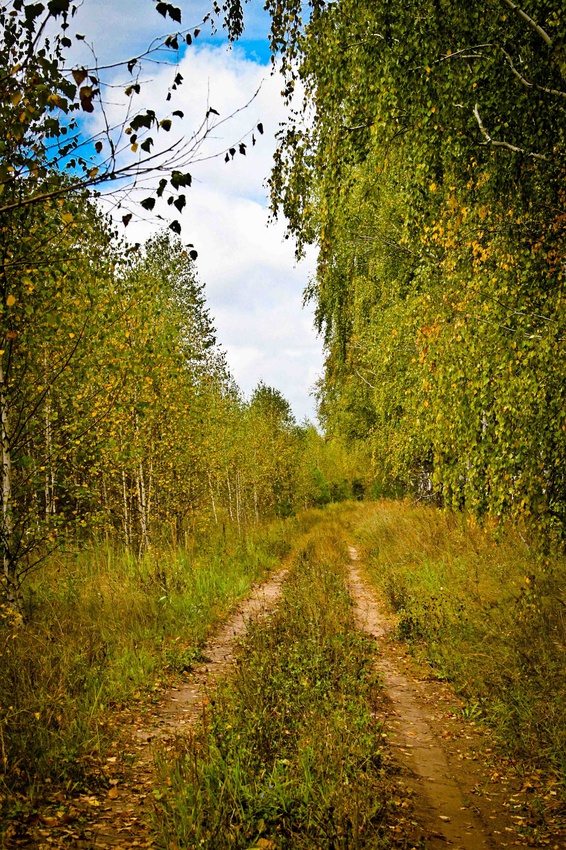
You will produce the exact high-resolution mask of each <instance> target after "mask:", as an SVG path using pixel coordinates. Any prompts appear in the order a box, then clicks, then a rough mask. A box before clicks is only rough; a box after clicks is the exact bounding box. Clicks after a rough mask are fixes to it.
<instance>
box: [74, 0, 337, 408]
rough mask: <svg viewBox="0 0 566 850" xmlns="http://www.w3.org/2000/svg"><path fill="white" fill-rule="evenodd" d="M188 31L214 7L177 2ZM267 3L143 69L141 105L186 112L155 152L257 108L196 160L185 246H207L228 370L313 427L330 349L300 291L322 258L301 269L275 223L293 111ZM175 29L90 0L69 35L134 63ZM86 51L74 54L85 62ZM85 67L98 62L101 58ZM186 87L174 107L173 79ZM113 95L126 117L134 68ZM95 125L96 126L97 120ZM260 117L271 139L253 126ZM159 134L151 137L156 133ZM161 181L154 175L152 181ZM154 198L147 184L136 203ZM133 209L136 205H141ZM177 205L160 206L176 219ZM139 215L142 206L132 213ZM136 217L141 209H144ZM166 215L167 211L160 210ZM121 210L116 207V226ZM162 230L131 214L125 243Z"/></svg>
mask: <svg viewBox="0 0 566 850" xmlns="http://www.w3.org/2000/svg"><path fill="white" fill-rule="evenodd" d="M178 5H180V6H181V8H182V11H183V22H182V26H183V28H184V27H186V26H190V25H193V24H194V25H195V26H196V25H198V24H199V21H200V20H202V16H203V15H204V13H205V12H206V11H207V10H208V8H209V7H208V6H207V4H206V3H204V2H201V0H198V2H186V0H185V1H184V2H183V0H181V1H180V2H178ZM262 5H263V4H262V3H261V2H259V1H258V0H252V2H251V3H248V4H247V5H246V8H245V11H246V15H247V17H246V22H247V25H246V31H245V34H244V38H243V39H242V41H241V42H240V43H238V44H237V45H236V46H235V47H233V48H231V49H230V48H229V47H228V45H227V44H226V41H225V38H224V37H223V36H222V35H221V34H219V35H218V36H217V37H212V36H211V35H210V32H209V31H207V29H206V28H203V30H202V33H201V34H200V35H199V37H198V39H196V40H195V41H194V43H193V45H191V46H190V47H187V48H186V50H185V51H184V52H183V55H181V56H180V57H179V60H178V62H177V64H176V65H175V66H174V67H172V66H171V65H170V64H162V65H155V64H152V65H148V66H146V67H145V68H144V71H143V73H142V74H141V78H140V80H141V83H142V93H141V95H140V99H139V101H136V102H135V103H134V106H135V108H136V109H139V108H140V107H141V106H142V104H143V105H145V106H147V105H150V106H151V107H152V108H154V109H155V111H156V112H158V115H161V114H164V115H165V114H166V112H167V110H172V109H180V110H181V111H182V112H183V113H184V117H183V118H182V119H180V118H176V119H174V124H173V128H172V130H171V131H170V133H168V134H165V133H163V132H162V133H161V134H160V135H159V137H158V138H156V148H157V146H159V144H161V145H165V144H168V143H170V142H171V141H174V140H175V139H177V138H180V137H181V136H182V135H186V136H188V137H190V136H191V134H192V133H193V132H194V130H195V128H196V127H198V126H199V124H200V122H201V120H202V118H203V116H204V115H205V114H206V111H207V109H208V108H209V107H212V108H214V109H215V110H216V111H217V112H219V118H214V120H215V121H221V120H223V119H225V118H227V117H228V116H230V115H231V114H232V113H233V112H234V111H235V110H239V109H240V108H241V107H242V106H244V105H245V104H246V103H248V102H249V101H250V99H251V98H252V97H253V95H254V93H255V92H256V91H257V90H258V89H259V92H258V94H257V96H256V97H255V99H253V101H252V103H250V105H249V106H248V107H247V108H246V109H243V110H242V111H240V112H238V114H237V115H235V116H234V117H232V118H231V119H230V120H227V121H225V122H224V123H222V124H221V125H220V126H219V127H218V128H217V129H216V130H215V131H213V132H212V133H211V134H210V137H209V138H207V139H206V140H205V141H204V143H203V144H202V145H200V146H199V147H198V150H197V151H196V152H195V153H194V154H193V156H192V159H193V160H194V159H195V158H196V159H204V161H201V162H191V163H190V165H189V166H188V168H187V170H189V171H190V173H191V175H192V178H193V184H192V186H191V188H190V189H188V190H187V207H186V208H185V210H184V211H183V214H182V216H179V219H180V221H181V224H182V228H183V233H182V237H183V240H184V241H186V242H191V243H193V244H194V246H195V248H196V249H197V251H198V255H199V256H198V260H197V270H198V274H199V278H200V280H201V281H202V282H204V283H205V285H206V294H207V300H208V305H209V308H210V311H211V314H212V316H213V317H214V319H215V325H216V328H217V332H218V333H217V336H218V340H219V342H220V343H221V345H222V347H223V348H224V349H225V351H226V352H227V356H228V363H229V366H230V369H231V372H232V374H233V376H234V378H235V380H236V382H237V383H238V385H239V386H240V388H241V389H242V391H243V392H244V394H245V395H246V396H248V397H249V395H250V394H251V392H252V391H253V389H254V387H255V386H257V384H258V382H259V381H260V380H262V381H264V382H265V383H266V384H268V385H269V386H273V387H275V388H277V389H278V390H280V391H281V392H282V393H283V395H284V396H285V397H286V398H287V399H288V401H289V402H290V404H291V406H292V408H293V412H294V414H295V416H296V418H297V420H298V421H301V420H303V418H305V417H307V418H309V419H311V420H312V421H314V419H315V405H314V400H313V397H312V395H311V390H312V387H313V385H314V383H315V381H316V379H317V377H318V376H319V374H320V373H321V371H322V343H321V340H320V339H319V338H318V337H317V335H316V333H315V331H314V329H313V320H312V310H311V309H310V308H304V307H303V306H302V300H303V290H304V288H305V286H306V284H307V282H308V279H309V276H310V275H312V273H313V271H314V267H315V251H314V249H313V250H312V251H310V252H309V253H308V254H307V256H306V258H305V259H304V260H303V261H301V263H300V264H298V265H297V264H296V262H295V258H294V245H293V242H292V240H285V238H284V234H285V227H284V223H282V222H276V223H274V224H271V225H269V224H268V220H269V212H268V200H267V188H266V180H267V177H268V175H269V173H270V170H271V161H272V155H273V152H274V150H275V133H276V132H277V130H278V129H279V126H280V122H282V121H284V119H285V115H286V107H285V105H284V103H283V100H282V98H281V96H280V92H281V88H282V80H281V78H280V77H279V76H278V75H277V74H272V72H271V68H270V65H269V50H268V44H267V30H268V21H267V16H266V14H265V12H263V10H262ZM177 26H178V25H176V24H173V23H172V22H171V21H170V20H169V19H167V21H164V19H163V18H162V17H161V16H160V15H158V14H157V13H156V11H155V5H154V2H152V0H120V2H119V3H117V2H116V0H84V2H83V4H82V7H81V8H80V10H79V12H78V14H77V16H76V18H75V19H74V20H73V22H72V31H73V32H79V33H83V34H85V35H86V39H85V42H86V43H88V42H90V43H92V44H93V45H94V47H95V50H96V56H97V61H98V63H99V64H100V65H104V64H111V63H114V62H116V61H117V60H124V59H125V60H127V59H129V58H131V57H132V56H134V55H136V54H137V53H138V52H140V51H141V50H143V49H144V48H145V47H146V46H147V45H148V44H149V43H150V42H151V40H152V38H154V37H155V36H157V35H160V34H163V33H167V32H170V31H174V29H175V28H176V27H177ZM83 59H84V56H81V55H80V54H74V56H73V60H74V61H75V64H77V65H80V64H81V63H82V61H83ZM86 61H88V62H89V64H90V63H92V58H90V59H87V60H86ZM177 72H179V73H181V74H182V76H183V84H182V85H181V86H180V87H179V88H178V90H177V91H174V92H173V93H172V100H171V101H170V103H167V104H166V102H165V97H166V94H167V91H168V90H169V89H170V86H171V84H172V82H173V78H174V76H175V74H176V73H177ZM105 79H106V80H107V81H108V82H111V83H113V84H114V85H115V88H107V89H105V90H104V97H105V100H106V101H107V114H108V117H109V119H110V120H111V121H112V120H113V121H116V122H117V123H118V122H120V121H121V120H122V119H123V115H124V104H125V103H127V98H125V96H124V94H123V90H124V89H123V83H127V82H129V81H130V80H131V78H130V77H129V75H128V73H127V71H125V69H123V68H122V69H119V70H117V71H110V72H106V77H105ZM89 120H90V121H91V129H93V130H97V129H99V128H100V121H101V116H100V114H99V113H95V114H93V116H92V118H91V119H89ZM97 122H98V124H97ZM259 122H261V123H262V125H263V128H264V133H263V135H260V134H259V133H258V132H257V129H256V130H255V133H254V135H255V137H256V140H257V144H256V145H255V146H254V147H252V145H251V138H250V133H251V131H252V130H253V129H254V128H257V124H258V123H259ZM152 135H153V134H152ZM240 139H245V140H246V142H247V143H248V146H247V151H246V156H241V155H239V154H236V156H235V157H234V159H233V160H231V161H230V162H229V163H225V162H224V159H223V157H221V158H211V159H206V158H207V157H210V156H211V155H213V154H215V153H217V152H219V151H222V150H225V148H226V147H227V146H229V145H231V144H233V143H234V142H238V141H239V140H240ZM156 183H157V178H155V179H154V185H155V184H156ZM148 194H149V192H148V190H147V188H146V189H144V190H143V191H142V190H141V189H140V190H139V191H138V193H137V196H138V199H139V198H143V197H146V196H147V195H148ZM133 209H134V208H133ZM170 211H171V208H169V209H167V208H165V207H164V208H163V212H164V213H166V214H169V215H170ZM134 212H136V210H135V209H134ZM137 212H139V208H137ZM156 212H158V208H156ZM122 213H123V210H121V211H117V217H118V221H119V220H120V219H121V215H122ZM159 226H160V223H159V221H158V220H157V219H156V218H153V219H152V218H151V217H147V216H146V217H145V219H142V218H141V217H138V215H134V217H133V219H132V221H131V223H130V224H129V225H128V231H127V236H128V237H129V238H130V239H132V240H133V241H138V240H139V241H142V240H144V239H145V238H147V237H148V236H149V235H151V233H152V232H154V231H155V229H156V228H158V227H159Z"/></svg>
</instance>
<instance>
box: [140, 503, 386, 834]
mask: <svg viewBox="0 0 566 850" xmlns="http://www.w3.org/2000/svg"><path fill="white" fill-rule="evenodd" d="M330 513H331V514H332V512H330ZM344 563H345V555H344V541H343V539H342V537H341V532H339V531H337V527H336V526H334V527H333V524H332V522H331V521H330V522H327V523H326V524H325V525H324V533H322V531H321V530H320V528H318V529H317V530H316V531H315V533H314V534H313V535H311V542H307V543H305V545H304V546H303V547H302V548H301V549H300V551H299V552H298V553H297V555H296V557H295V564H294V568H293V570H292V573H291V577H290V579H289V580H288V581H287V582H286V586H285V589H284V596H283V599H282V601H281V602H280V604H279V606H278V608H277V609H276V610H275V611H274V612H273V614H272V615H271V616H270V617H267V618H264V619H262V620H261V621H259V622H256V623H255V624H254V625H253V626H252V627H251V628H250V630H249V631H248V634H247V636H246V638H245V640H244V642H243V645H242V647H241V651H240V654H239V660H238V664H237V668H236V671H235V674H234V676H233V678H232V679H231V681H228V682H226V683H225V684H223V685H222V686H221V687H220V688H219V691H218V694H217V697H216V698H215V701H214V702H215V704H214V706H211V707H210V710H209V711H208V712H207V716H206V718H205V723H204V725H203V727H202V728H201V729H200V730H196V731H195V734H194V737H192V738H190V739H189V740H186V739H185V740H182V741H179V743H178V749H177V756H176V758H175V760H174V762H173V764H171V763H170V761H169V759H168V760H167V763H163V764H162V765H161V770H162V775H163V783H162V788H161V790H160V791H159V792H157V797H158V808H157V822H156V830H157V835H158V842H159V846H162V847H167V848H169V847H179V848H188V847H202V848H209V850H212V848H214V850H228V848H230V850H237V848H250V847H258V848H259V847H263V848H265V850H269V848H272V850H274V848H278V850H284V848H297V850H298V849H299V848H313V847H316V848H320V850H322V849H323V848H335V850H340V848H368V849H369V848H385V847H389V846H390V843H389V839H388V835H389V834H390V832H389V830H388V823H389V822H390V818H391V808H392V806H393V804H392V803H391V802H390V801H391V799H392V796H393V791H392V783H391V779H390V777H389V775H388V772H387V770H386V768H385V766H384V759H383V754H382V746H383V728H382V726H381V724H380V722H379V719H378V717H377V709H376V701H377V698H378V694H379V683H378V681H377V676H376V673H375V670H374V667H373V663H372V662H373V659H372V653H371V650H370V648H369V646H368V643H367V641H366V639H365V638H364V637H363V636H362V635H360V633H358V632H357V631H356V629H355V627H354V623H353V617H352V606H351V600H350V598H349V596H348V594H347V592H346V589H345V585H344Z"/></svg>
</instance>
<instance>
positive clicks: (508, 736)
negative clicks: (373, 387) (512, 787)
mask: <svg viewBox="0 0 566 850" xmlns="http://www.w3.org/2000/svg"><path fill="white" fill-rule="evenodd" d="M356 534H357V536H358V538H359V540H360V542H361V543H362V545H363V548H364V550H365V553H366V555H367V565H368V572H369V575H370V577H371V579H372V581H373V583H374V584H375V586H376V587H377V588H378V589H380V590H381V592H382V594H383V596H384V598H385V599H386V600H387V602H388V604H389V605H390V607H391V608H392V610H394V611H395V612H396V613H397V615H398V617H399V627H398V628H399V634H400V636H401V637H403V638H404V639H406V640H407V641H408V642H409V643H410V644H411V646H412V647H413V648H414V651H415V652H417V653H419V654H420V655H421V657H426V659H427V660H428V663H429V664H430V666H431V668H432V671H433V672H434V673H435V674H436V675H437V676H438V677H440V678H446V679H449V680H450V681H451V682H453V683H454V686H455V687H456V689H457V690H458V691H459V692H460V693H461V694H462V695H463V696H464V697H465V698H466V700H467V704H468V705H467V709H466V711H467V712H468V713H469V714H471V715H473V716H476V717H478V718H479V717H483V718H484V719H485V720H486V721H487V722H489V723H490V724H492V725H493V726H494V728H495V729H496V731H497V733H498V735H499V737H500V739H501V740H502V742H504V744H505V746H506V748H507V749H508V750H510V751H511V753H512V754H514V755H515V756H516V757H517V758H519V759H523V760H524V761H525V763H528V764H529V765H531V766H533V765H534V766H537V767H539V768H540V769H542V770H550V771H554V772H556V774H557V775H558V776H560V777H561V779H562V781H563V782H564V781H565V779H566V667H565V665H564V653H565V651H566V598H565V590H564V588H565V583H566V561H565V559H564V558H563V557H561V556H555V557H552V558H551V557H544V558H543V557H541V556H539V555H536V554H535V553H534V552H533V551H532V550H531V549H529V547H528V546H527V545H526V543H525V541H524V540H523V538H522V536H521V535H520V534H519V533H517V532H514V531H513V530H511V529H501V528H500V527H496V526H491V527H490V526H489V525H488V526H485V527H482V526H480V525H478V523H477V522H475V521H474V520H473V519H472V518H469V517H466V516H464V515H462V514H455V513H452V512H447V511H441V510H438V509H435V508H427V507H422V506H414V505H411V504H410V503H408V502H394V501H382V502H378V503H375V504H372V505H366V506H364V507H363V508H362V509H361V511H360V513H359V515H358V519H357V520H356Z"/></svg>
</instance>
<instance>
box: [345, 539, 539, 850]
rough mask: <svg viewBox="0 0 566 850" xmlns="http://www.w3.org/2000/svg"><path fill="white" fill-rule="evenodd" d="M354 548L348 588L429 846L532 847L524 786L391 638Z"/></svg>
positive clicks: (446, 692)
mask: <svg viewBox="0 0 566 850" xmlns="http://www.w3.org/2000/svg"><path fill="white" fill-rule="evenodd" d="M349 549H350V558H351V562H350V577H349V589H350V593H351V595H352V597H353V599H354V602H355V606H356V608H355V616H356V622H357V624H358V626H359V627H360V628H361V629H363V630H364V631H365V632H367V634H369V635H371V636H372V637H373V638H375V639H376V640H377V650H378V656H377V660H376V665H377V668H378V670H379V672H380V673H381V675H382V677H383V682H384V686H385V698H386V704H385V714H386V729H387V731H388V733H389V734H390V743H391V745H392V746H393V748H394V750H395V753H396V755H397V760H398V762H399V763H400V765H401V768H402V771H403V773H404V774H405V781H406V784H407V785H408V787H409V788H410V789H411V791H412V795H413V804H414V809H415V816H416V818H417V819H418V821H419V823H421V824H422V826H423V828H424V830H425V836H424V838H425V843H426V847H427V848H430V850H436V848H441V847H443V848H446V847H451V848H458V850H492V848H499V847H516V846H533V842H532V841H530V840H527V839H525V837H524V836H521V835H519V834H518V831H517V826H520V825H521V823H520V822H521V820H524V818H522V816H521V810H522V809H524V806H523V803H522V800H521V794H520V788H513V787H510V786H509V784H508V783H507V782H506V781H505V779H504V777H502V776H501V775H499V774H497V773H495V774H494V770H493V768H491V769H490V768H489V767H488V762H489V751H490V748H489V742H488V741H486V740H484V739H483V737H482V735H481V734H480V732H479V730H478V729H477V728H476V727H475V725H473V724H471V723H469V722H464V721H463V720H458V717H457V715H458V709H460V705H459V703H458V701H457V699H456V698H455V697H454V695H453V694H452V692H451V691H450V689H449V688H448V687H447V686H446V685H443V684H442V683H439V682H432V681H426V680H425V679H423V678H421V677H418V676H417V675H416V671H415V669H411V668H410V666H408V665H407V660H406V658H405V657H404V656H403V655H402V653H400V650H399V649H398V648H397V649H396V647H395V643H394V641H391V640H388V633H389V632H391V630H392V625H393V622H392V620H391V618H389V617H388V616H387V615H386V614H385V613H384V612H383V610H382V606H381V605H380V603H379V601H378V599H377V597H376V596H375V593H374V592H373V590H372V589H370V587H369V586H368V584H367V583H366V582H365V581H364V580H363V578H362V576H361V574H360V569H359V566H358V563H357V562H358V552H357V551H356V549H355V548H354V547H349ZM515 812H519V814H515ZM545 843H547V842H545ZM547 844H548V843H547ZM539 846H540V845H539ZM550 846H553V845H552V844H550Z"/></svg>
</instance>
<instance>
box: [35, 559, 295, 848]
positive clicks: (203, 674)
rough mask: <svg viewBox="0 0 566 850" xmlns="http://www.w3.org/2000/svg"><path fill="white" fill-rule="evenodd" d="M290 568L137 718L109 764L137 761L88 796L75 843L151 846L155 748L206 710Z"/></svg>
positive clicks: (258, 591) (259, 590) (256, 593)
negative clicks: (101, 792) (241, 641)
mask: <svg viewBox="0 0 566 850" xmlns="http://www.w3.org/2000/svg"><path fill="white" fill-rule="evenodd" d="M286 574H287V570H285V569H282V570H280V571H278V572H277V573H275V574H274V575H273V576H272V578H271V579H269V581H267V582H265V583H264V584H261V585H259V586H257V587H256V588H255V589H254V590H253V591H252V593H251V594H250V596H249V597H247V598H246V599H245V600H244V601H243V602H242V603H241V604H240V606H239V607H238V608H237V609H236V611H235V612H234V613H233V614H232V615H231V616H230V617H229V619H228V620H227V621H226V622H225V623H224V625H223V626H221V627H220V629H218V630H217V631H216V633H215V634H214V635H213V636H212V637H211V639H210V640H209V641H208V643H207V644H206V646H205V647H204V649H203V656H204V658H205V661H203V662H202V663H199V664H197V665H195V667H194V668H193V669H192V670H191V672H190V673H189V674H187V680H186V683H184V684H183V685H182V686H181V687H179V688H174V689H173V690H171V691H170V692H169V693H168V694H167V695H166V697H165V699H164V700H163V701H162V702H161V703H160V704H158V705H157V706H156V707H155V709H154V710H153V711H152V712H151V715H149V716H148V717H147V718H145V722H144V719H143V718H134V722H133V728H132V735H131V740H130V741H129V742H128V741H126V742H125V752H124V753H121V754H120V756H117V757H111V758H110V759H109V762H110V768H112V765H113V763H115V762H117V761H123V760H124V759H123V757H124V755H125V756H126V760H131V761H132V762H133V764H132V766H131V768H130V769H129V770H127V771H126V773H125V774H124V776H123V779H122V777H121V778H120V779H119V780H115V779H110V782H111V783H115V784H111V788H110V791H109V792H108V794H107V796H106V797H105V798H103V799H100V798H97V797H90V798H88V799H87V800H86V804H87V805H86V809H87V810H88V808H89V807H90V810H91V813H92V814H91V816H90V817H89V822H88V824H87V826H86V827H85V828H84V829H83V832H82V834H81V835H80V836H79V837H78V840H77V839H75V840H74V841H73V842H72V846H73V847H76V848H84V850H86V848H89V849H90V848H134V847H136V848H141V847H151V846H153V841H152V839H151V836H150V833H149V830H148V826H147V821H148V817H149V814H150V804H151V800H152V799H153V792H154V790H155V776H154V758H155V753H156V751H158V750H161V751H162V752H165V753H166V752H167V750H168V749H170V748H171V744H172V742H173V741H174V739H175V737H176V736H177V735H179V734H182V733H183V731H184V730H186V729H187V728H188V727H190V726H191V724H193V723H194V722H195V721H196V720H197V719H198V717H199V716H201V715H202V712H203V711H204V710H205V706H206V704H207V695H208V693H209V691H211V690H212V689H213V688H214V686H215V684H216V683H217V682H218V681H219V680H220V679H221V678H223V677H224V676H226V675H227V674H228V673H229V670H230V667H231V665H232V663H233V660H234V649H235V644H236V642H237V640H238V638H240V637H242V636H243V635H244V633H245V631H246V629H247V626H248V623H249V622H250V620H252V619H255V618H257V617H259V616H263V615H266V614H268V613H269V612H270V611H272V610H273V608H274V606H275V604H276V602H277V600H278V598H279V596H280V595H281V590H282V584H283V580H284V578H285V576H286ZM136 720H137V722H136ZM52 838H53V834H52ZM34 846H41V845H34ZM66 846H69V845H68V844H66ZM48 847H51V848H52V847H53V843H52V841H51V842H50V843H49V844H46V845H45V848H48Z"/></svg>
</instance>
